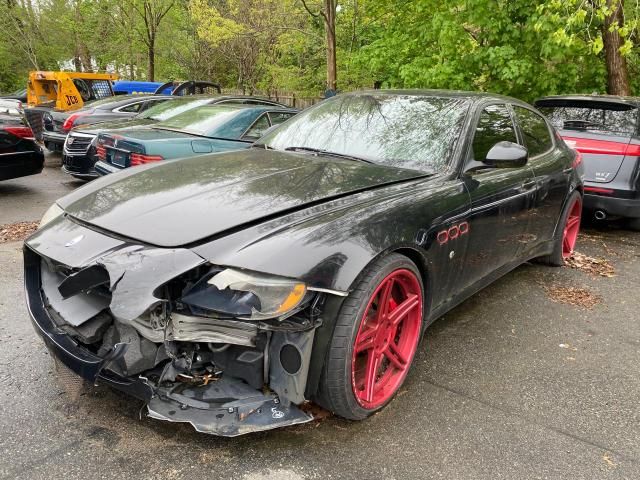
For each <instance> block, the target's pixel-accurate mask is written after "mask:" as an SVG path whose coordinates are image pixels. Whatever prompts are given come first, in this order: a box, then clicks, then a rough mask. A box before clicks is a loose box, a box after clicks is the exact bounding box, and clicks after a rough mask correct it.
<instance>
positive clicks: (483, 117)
mask: <svg viewBox="0 0 640 480" xmlns="http://www.w3.org/2000/svg"><path fill="white" fill-rule="evenodd" d="M503 141H507V142H513V143H518V140H517V137H516V131H515V129H514V127H513V121H512V120H511V115H510V114H509V110H508V109H507V107H506V105H489V106H488V107H486V108H485V109H484V110H483V111H482V113H481V114H480V120H479V121H478V127H477V128H476V132H475V134H474V136H473V158H474V160H477V161H479V162H482V161H483V160H484V159H485V158H487V153H489V150H491V147H493V146H494V145H495V144H496V143H498V142H503Z"/></svg>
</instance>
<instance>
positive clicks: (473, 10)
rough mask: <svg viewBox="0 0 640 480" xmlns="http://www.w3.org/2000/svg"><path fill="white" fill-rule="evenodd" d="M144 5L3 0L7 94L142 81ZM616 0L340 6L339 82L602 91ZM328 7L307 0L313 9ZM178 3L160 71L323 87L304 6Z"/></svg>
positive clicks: (318, 23)
mask: <svg viewBox="0 0 640 480" xmlns="http://www.w3.org/2000/svg"><path fill="white" fill-rule="evenodd" d="M144 1H145V0H19V1H11V2H2V3H0V89H2V90H7V91H8V90H14V89H17V88H20V87H23V86H24V85H25V82H26V77H27V74H28V71H29V70H31V69H35V68H39V69H59V68H68V69H74V68H78V69H100V70H104V69H107V68H108V69H115V70H116V71H118V72H119V73H120V74H121V75H122V76H123V77H125V78H132V79H145V78H146V73H147V60H148V59H147V55H148V51H147V46H146V44H145V40H144V33H145V30H144V29H145V25H144V22H143V19H142V18H141V17H140V16H139V15H136V13H135V9H134V8H133V7H134V6H136V5H137V6H140V5H141V2H144ZM146 1H149V2H152V3H153V2H169V3H171V0H146ZM136 2H137V3H136ZM610 2H611V0H609V1H607V0H590V1H588V2H587V1H585V0H344V1H342V2H338V4H339V10H338V12H337V15H336V39H337V40H336V41H337V58H338V85H339V88H340V89H341V90H351V89H357V88H363V87H364V88H371V87H373V86H374V85H380V86H383V87H390V88H447V89H466V90H481V91H493V92H496V93H503V94H509V95H513V96H516V97H520V98H523V99H526V100H531V99H533V98H535V97H538V96H541V95H546V94H554V93H567V92H589V93H590V92H594V91H596V92H604V91H605V88H606V85H607V71H606V68H605V64H604V51H603V48H604V43H603V38H602V25H603V22H604V21H605V18H606V17H607V15H608V14H609V13H610V11H611V8H610V6H608V5H610ZM169 3H166V4H167V5H168V4H169ZM320 3H321V2H319V0H308V1H307V4H308V5H309V6H310V9H311V10H312V11H318V10H319V5H320ZM164 4H165V3H163V5H164ZM171 4H172V8H171V10H169V12H168V13H167V15H166V17H165V18H163V20H162V22H161V23H160V24H159V27H158V32H157V38H156V49H155V50H156V62H155V64H156V65H155V76H156V78H157V79H159V80H165V79H187V78H199V79H205V80H213V81H217V82H219V83H221V84H222V85H223V86H225V87H228V88H238V89H242V90H244V91H246V92H253V91H263V92H270V91H275V90H280V91H290V92H295V93H296V94H297V95H301V96H317V95H320V94H321V92H323V91H324V88H325V87H324V85H325V81H326V79H325V75H326V71H325V62H326V60H325V59H326V50H325V34H324V24H323V22H322V19H321V18H320V17H316V16H312V15H310V14H309V12H308V11H307V10H306V9H305V8H304V6H303V4H302V2H301V0H176V1H175V3H171ZM637 10H638V7H637V2H632V1H628V2H627V3H626V5H625V21H624V23H623V24H621V25H614V26H612V27H611V28H614V29H616V30H617V31H618V33H619V34H620V35H621V37H622V38H623V43H622V47H621V48H620V52H621V53H622V54H623V55H625V57H626V58H627V62H628V65H629V71H630V78H631V83H632V87H633V88H635V89H637V88H638V87H640V85H638V83H639V80H637V79H639V78H640V76H639V75H638V73H640V72H639V70H640V55H639V54H638V51H637V48H635V46H636V42H637V37H638V35H637V34H638V22H639V17H640V14H639V12H638V11H637Z"/></svg>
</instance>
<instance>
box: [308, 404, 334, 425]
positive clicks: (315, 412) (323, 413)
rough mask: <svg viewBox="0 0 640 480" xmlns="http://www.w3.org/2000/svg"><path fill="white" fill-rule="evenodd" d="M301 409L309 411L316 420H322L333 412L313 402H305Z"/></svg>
mask: <svg viewBox="0 0 640 480" xmlns="http://www.w3.org/2000/svg"><path fill="white" fill-rule="evenodd" d="M300 410H302V411H303V412H305V413H308V414H309V415H311V416H312V417H313V419H314V420H316V421H322V420H324V419H325V418H329V417H331V416H332V415H333V414H332V413H331V412H330V411H329V410H325V409H324V408H322V407H321V406H320V405H316V404H315V403H313V402H305V403H303V404H302V405H300Z"/></svg>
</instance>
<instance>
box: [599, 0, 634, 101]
mask: <svg viewBox="0 0 640 480" xmlns="http://www.w3.org/2000/svg"><path fill="white" fill-rule="evenodd" d="M607 7H609V8H610V9H612V10H613V11H612V13H611V15H609V16H608V17H607V18H605V20H604V26H603V29H602V41H603V43H604V57H605V61H606V64H607V93H608V94H610V95H631V88H630V86H629V71H628V69H627V60H626V59H625V57H624V56H623V55H622V54H621V53H620V47H621V46H622V43H623V42H622V37H621V36H620V34H619V33H618V32H617V31H616V30H614V31H613V32H611V31H609V29H610V28H611V26H612V25H614V26H622V25H623V23H624V3H623V0H607Z"/></svg>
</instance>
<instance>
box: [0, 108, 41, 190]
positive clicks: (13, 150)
mask: <svg viewBox="0 0 640 480" xmlns="http://www.w3.org/2000/svg"><path fill="white" fill-rule="evenodd" d="M3 126H16V127H23V126H24V124H23V123H22V121H21V120H19V119H15V118H13V117H9V116H3V115H0V180H9V179H11V178H18V177H24V176H27V175H35V174H38V173H40V172H42V169H43V167H44V154H43V153H42V149H41V148H40V147H39V146H38V145H37V144H36V143H35V142H34V141H33V139H29V138H22V137H18V136H16V135H13V134H12V133H10V132H9V131H7V130H5V129H4V128H3Z"/></svg>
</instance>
